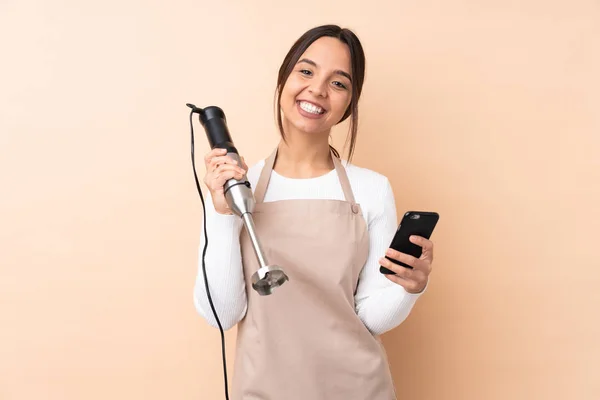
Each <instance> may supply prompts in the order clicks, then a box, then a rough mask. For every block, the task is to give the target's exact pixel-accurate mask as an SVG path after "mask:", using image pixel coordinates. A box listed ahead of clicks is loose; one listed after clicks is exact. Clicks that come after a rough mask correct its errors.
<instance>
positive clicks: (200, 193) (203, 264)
mask: <svg viewBox="0 0 600 400" xmlns="http://www.w3.org/2000/svg"><path fill="white" fill-rule="evenodd" d="M196 111H197V109H196V107H194V108H193V109H192V111H191V112H190V128H191V133H192V135H191V136H192V143H191V144H192V168H193V170H194V179H195V180H196V188H197V189H198V194H199V195H200V200H201V201H202V214H203V217H202V220H203V222H204V249H203V250H202V274H203V275H204V285H205V287H206V294H207V296H208V302H209V303H210V308H211V309H212V312H213V315H214V316H215V320H216V321H217V325H218V326H219V331H220V332H221V353H222V357H223V378H224V380H225V399H226V400H229V389H228V384H227V360H226V357H225V332H224V331H223V326H222V325H221V321H220V320H219V317H218V316H217V311H216V310H215V305H214V304H213V301H212V297H211V295H210V289H209V287H208V278H207V277H206V264H205V261H204V259H205V256H206V248H207V247H208V233H207V232H206V206H205V204H204V197H203V196H202V190H201V189H200V182H199V181H198V174H197V173H196V161H195V156H194V124H193V119H192V117H193V115H194V112H196ZM198 119H200V115H198Z"/></svg>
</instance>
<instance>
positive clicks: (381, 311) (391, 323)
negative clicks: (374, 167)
mask: <svg viewBox="0 0 600 400" xmlns="http://www.w3.org/2000/svg"><path fill="white" fill-rule="evenodd" d="M382 186H383V187H382V188H381V190H377V191H376V193H381V194H382V195H381V200H379V201H378V207H377V208H376V211H375V213H374V215H373V217H372V218H370V221H369V223H368V229H369V239H370V240H369V255H368V258H367V261H366V263H365V266H364V267H363V269H362V271H361V273H360V276H359V283H358V287H357V290H356V294H355V305H356V312H357V314H358V316H359V318H360V319H361V321H362V322H363V323H364V324H365V326H366V327H367V329H368V330H369V331H370V332H371V333H372V334H374V335H381V334H383V333H385V332H387V331H389V330H391V329H393V328H395V327H397V326H398V325H400V324H401V323H402V322H403V321H404V320H405V319H406V318H407V317H408V315H409V314H410V312H411V310H412V308H413V306H414V304H415V302H416V301H417V299H418V298H419V296H420V295H421V294H422V293H424V291H422V292H420V293H418V294H413V293H409V292H407V291H406V290H405V289H404V288H403V287H402V286H400V285H398V284H396V283H394V282H392V281H390V280H389V279H387V278H386V277H385V276H384V275H383V274H382V273H381V272H379V266H380V265H379V262H378V261H379V259H380V258H381V257H383V256H384V255H385V251H386V249H387V248H388V247H389V245H390V243H391V241H392V239H393V237H394V234H395V233H396V229H397V215H396V203H395V199H394V193H393V191H392V187H391V185H390V182H389V180H388V179H387V178H386V179H385V180H384V182H383V184H382Z"/></svg>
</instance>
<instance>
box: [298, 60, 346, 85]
mask: <svg viewBox="0 0 600 400" xmlns="http://www.w3.org/2000/svg"><path fill="white" fill-rule="evenodd" d="M301 62H305V63H307V64H310V65H312V66H314V67H318V66H317V63H316V62H314V61H313V60H309V59H308V58H303V59H301V60H300V61H298V62H297V64H300V63H301ZM333 72H334V73H336V74H338V75H342V76H345V77H346V78H348V80H349V81H350V82H352V77H351V76H350V74H349V73H347V72H346V71H342V70H341V69H336V70H335V71H333Z"/></svg>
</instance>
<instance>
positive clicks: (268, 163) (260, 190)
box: [254, 147, 277, 203]
mask: <svg viewBox="0 0 600 400" xmlns="http://www.w3.org/2000/svg"><path fill="white" fill-rule="evenodd" d="M275 157H277V147H275V150H273V152H272V153H271V155H270V156H269V158H267V159H266V160H265V165H264V166H263V168H262V171H261V173H260V177H259V178H258V182H257V183H256V190H255V191H254V199H255V201H256V202H257V203H262V202H263V200H264V199H265V193H266V191H267V186H268V185H269V180H270V179H271V171H273V165H275Z"/></svg>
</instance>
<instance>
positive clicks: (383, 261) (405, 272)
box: [379, 257, 412, 279]
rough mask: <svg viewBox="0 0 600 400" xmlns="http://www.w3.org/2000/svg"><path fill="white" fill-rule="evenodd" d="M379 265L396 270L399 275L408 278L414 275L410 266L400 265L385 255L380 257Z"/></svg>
mask: <svg viewBox="0 0 600 400" xmlns="http://www.w3.org/2000/svg"><path fill="white" fill-rule="evenodd" d="M379 265H381V266H382V267H386V268H387V269H389V270H390V271H392V272H394V273H395V274H396V275H397V276H399V277H402V278H406V279H408V278H410V277H411V275H412V270H411V269H410V268H406V267H403V266H402V265H398V264H396V263H394V262H392V261H390V260H388V259H387V258H385V257H382V258H380V259H379Z"/></svg>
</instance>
